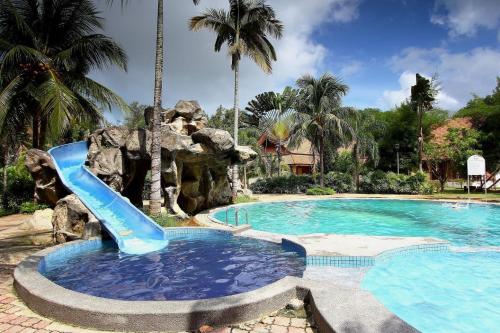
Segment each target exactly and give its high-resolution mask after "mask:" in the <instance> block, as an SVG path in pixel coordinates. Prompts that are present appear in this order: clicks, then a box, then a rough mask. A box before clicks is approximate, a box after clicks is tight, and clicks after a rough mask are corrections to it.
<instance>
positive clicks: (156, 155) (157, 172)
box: [107, 0, 200, 215]
mask: <svg viewBox="0 0 500 333" xmlns="http://www.w3.org/2000/svg"><path fill="white" fill-rule="evenodd" d="M107 1H108V3H109V4H113V2H114V0H107ZM199 2H200V0H193V3H194V4H195V5H197V4H198V3H199ZM120 3H121V5H122V6H123V5H125V4H126V3H128V0H121V1H120ZM162 86H163V0H158V10H157V18H156V54H155V85H154V104H153V121H152V123H151V128H150V129H151V138H152V139H151V194H150V198H149V200H150V202H149V210H150V214H151V215H160V214H161V119H160V118H161V116H160V112H161V103H162V101H161V94H162Z"/></svg>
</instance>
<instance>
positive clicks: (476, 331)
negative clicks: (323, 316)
mask: <svg viewBox="0 0 500 333" xmlns="http://www.w3.org/2000/svg"><path fill="white" fill-rule="evenodd" d="M499 277H500V252H469V253H460V252H444V253H433V252H426V253H418V254H413V255H411V256H410V257H408V256H395V257H393V258H391V259H389V260H386V261H382V262H379V263H377V264H376V265H375V266H374V267H373V268H372V269H370V270H369V271H368V273H367V274H366V276H365V278H364V280H363V282H362V287H363V288H364V289H366V290H368V291H370V292H372V293H373V294H374V295H375V296H376V297H377V299H378V300H379V301H381V302H382V303H383V304H384V305H385V306H386V307H387V308H388V309H389V310H391V311H392V312H394V313H396V314H397V315H398V316H399V317H400V318H401V319H403V320H405V321H406V322H408V323H409V324H410V325H412V326H414V327H415V328H417V329H418V330H420V331H422V332H424V333H431V332H432V333H448V332H467V333H484V332H498V330H499V327H500V326H499V323H500V280H499Z"/></svg>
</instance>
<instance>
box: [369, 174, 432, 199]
mask: <svg viewBox="0 0 500 333" xmlns="http://www.w3.org/2000/svg"><path fill="white" fill-rule="evenodd" d="M361 190H362V192H363V193H384V194H431V193H432V186H431V185H430V184H429V183H428V182H427V176H426V175H425V174H424V173H422V172H417V173H415V174H413V175H409V176H407V175H398V174H395V173H394V172H383V171H380V170H375V171H371V172H369V173H368V174H366V175H365V176H364V177H363V182H362V183H361Z"/></svg>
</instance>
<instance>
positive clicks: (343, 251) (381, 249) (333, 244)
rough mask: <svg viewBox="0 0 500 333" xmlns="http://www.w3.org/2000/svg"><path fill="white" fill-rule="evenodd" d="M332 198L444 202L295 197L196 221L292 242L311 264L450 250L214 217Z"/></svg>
mask: <svg viewBox="0 0 500 333" xmlns="http://www.w3.org/2000/svg"><path fill="white" fill-rule="evenodd" d="M330 199H337V200H346V199H385V200H418V201H422V200H425V201H439V202H443V201H442V200H427V199H408V198H406V197H404V198H397V199H394V198H392V197H390V198H387V197H385V198H383V197H382V198H380V197H363V198H358V197H342V198H338V197H332V196H327V197H320V198H318V197H311V196H308V197H307V198H304V197H298V198H297V197H293V198H291V200H270V201H267V200H266V201H263V202H259V201H257V202H249V203H242V204H235V205H230V206H224V207H218V208H215V209H211V210H208V211H204V212H201V213H199V214H198V215H196V216H195V219H196V220H197V221H198V222H199V223H200V224H201V225H203V226H206V227H210V228H219V229H223V230H228V231H231V232H232V233H234V234H238V235H241V236H245V237H252V238H258V239H263V240H267V241H271V242H276V243H282V242H291V243H293V244H295V245H297V246H300V247H301V248H302V249H303V250H304V251H305V255H306V258H307V264H308V265H319V266H335V267H369V266H373V265H374V264H375V262H376V261H377V260H383V259H386V258H387V257H388V256H391V255H393V254H401V253H413V252H422V251H443V250H448V249H449V246H450V243H449V242H448V241H446V240H442V239H439V238H432V237H393V236H365V235H348V234H326V233H318V234H307V235H300V236H295V235H287V234H279V233H273V232H266V231H260V230H254V229H252V227H251V225H247V224H243V225H239V226H237V227H235V226H232V225H227V224H225V223H224V222H222V221H219V220H217V219H216V218H214V217H213V216H212V215H213V214H214V213H216V212H218V211H221V210H224V209H227V208H228V207H245V206H247V205H252V204H256V203H257V204H258V203H266V202H287V201H304V200H330ZM452 202H453V201H452ZM479 204H485V203H479Z"/></svg>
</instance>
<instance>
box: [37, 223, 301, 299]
mask: <svg viewBox="0 0 500 333" xmlns="http://www.w3.org/2000/svg"><path fill="white" fill-rule="evenodd" d="M168 238H169V244H168V246H167V247H166V248H164V249H162V250H160V251H157V252H151V253H148V254H143V255H127V254H123V253H120V252H119V250H118V249H117V247H116V246H115V244H114V243H113V242H109V243H104V244H105V245H104V246H101V245H96V246H95V247H88V248H86V249H82V250H81V251H80V252H70V253H66V252H62V253H60V254H59V255H58V253H57V252H56V253H54V254H53V255H52V256H49V257H48V258H45V259H44V260H43V261H42V263H41V265H40V267H39V270H40V272H41V273H42V274H43V275H44V276H45V277H47V278H48V279H49V280H51V281H53V282H54V283H56V284H58V285H60V286H62V287H64V288H66V289H70V290H73V291H77V292H80V293H84V294H88V295H93V296H97V297H104V298H110V299H119V300H128V301H165V300H200V299H206V298H215V297H221V296H228V295H234V294H239V293H244V292H248V291H252V290H255V289H258V288H261V287H263V286H265V285H268V284H270V283H273V282H275V281H277V280H280V279H282V278H284V277H285V276H297V277H302V273H303V271H304V269H305V258H304V256H303V255H301V254H299V253H297V252H295V251H293V250H292V249H285V248H284V247H283V246H282V245H281V244H275V243H271V242H267V241H263V240H257V239H251V238H244V237H234V236H233V235H231V234H230V233H228V232H223V231H207V232H195V233H187V232H181V233H173V234H172V233H170V234H169V237H168Z"/></svg>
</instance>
